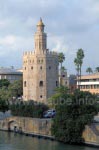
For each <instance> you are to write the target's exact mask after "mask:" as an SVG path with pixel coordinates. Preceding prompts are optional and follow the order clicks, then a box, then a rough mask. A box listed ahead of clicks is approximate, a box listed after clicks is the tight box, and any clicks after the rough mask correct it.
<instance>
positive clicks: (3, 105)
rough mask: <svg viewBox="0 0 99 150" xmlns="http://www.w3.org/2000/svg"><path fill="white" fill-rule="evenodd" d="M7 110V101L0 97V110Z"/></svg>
mask: <svg viewBox="0 0 99 150" xmlns="http://www.w3.org/2000/svg"><path fill="white" fill-rule="evenodd" d="M7 110H9V105H8V103H7V101H5V100H2V99H0V111H1V112H5V111H7Z"/></svg>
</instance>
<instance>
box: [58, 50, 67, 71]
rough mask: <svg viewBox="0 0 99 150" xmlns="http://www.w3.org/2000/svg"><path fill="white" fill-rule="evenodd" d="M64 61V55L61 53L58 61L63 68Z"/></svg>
mask: <svg viewBox="0 0 99 150" xmlns="http://www.w3.org/2000/svg"><path fill="white" fill-rule="evenodd" d="M64 60H65V56H64V54H63V53H59V54H58V61H59V63H60V64H61V68H62V63H63V61H64Z"/></svg>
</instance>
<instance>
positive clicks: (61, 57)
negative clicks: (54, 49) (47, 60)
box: [58, 53, 65, 85]
mask: <svg viewBox="0 0 99 150" xmlns="http://www.w3.org/2000/svg"><path fill="white" fill-rule="evenodd" d="M64 60H65V56H64V54H63V53H59V54H58V62H59V63H60V85H61V84H62V63H63V62H64Z"/></svg>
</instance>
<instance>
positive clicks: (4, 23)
mask: <svg viewBox="0 0 99 150" xmlns="http://www.w3.org/2000/svg"><path fill="white" fill-rule="evenodd" d="M40 17H42V20H43V22H44V24H45V32H46V33H47V47H48V49H50V50H54V51H57V52H63V53H64V54H65V57H66V59H65V62H64V66H65V67H66V69H67V71H68V73H69V74H75V73H76V70H75V65H74V58H75V57H76V52H77V50H78V49H79V48H82V49H83V50H84V53H85V58H84V63H83V66H82V72H83V74H85V71H86V68H88V67H89V66H90V67H92V69H93V70H95V68H96V67H97V66H99V0H0V66H3V67H10V66H15V68H21V67H22V56H23V52H24V51H32V50H34V34H35V32H36V25H37V22H38V21H39V19H40Z"/></svg>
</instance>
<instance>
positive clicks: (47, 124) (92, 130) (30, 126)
mask: <svg viewBox="0 0 99 150" xmlns="http://www.w3.org/2000/svg"><path fill="white" fill-rule="evenodd" d="M51 124H52V121H51V119H37V118H25V117H9V118H5V119H3V120H0V130H10V131H15V132H18V131H19V132H23V133H27V134H34V135H41V136H45V137H48V138H53V137H52V136H51ZM82 136H83V138H84V140H85V143H87V144H90V145H94V146H99V123H93V124H91V125H90V126H86V127H85V130H84V132H83V135H82Z"/></svg>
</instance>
